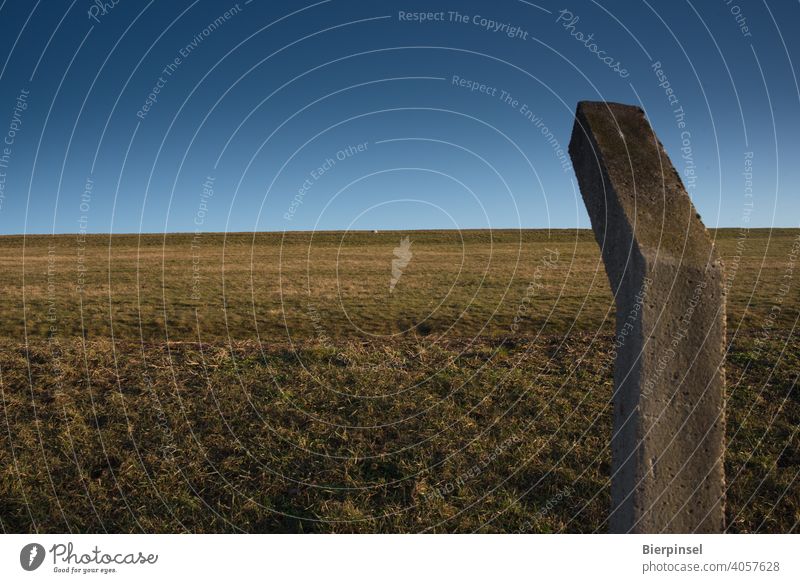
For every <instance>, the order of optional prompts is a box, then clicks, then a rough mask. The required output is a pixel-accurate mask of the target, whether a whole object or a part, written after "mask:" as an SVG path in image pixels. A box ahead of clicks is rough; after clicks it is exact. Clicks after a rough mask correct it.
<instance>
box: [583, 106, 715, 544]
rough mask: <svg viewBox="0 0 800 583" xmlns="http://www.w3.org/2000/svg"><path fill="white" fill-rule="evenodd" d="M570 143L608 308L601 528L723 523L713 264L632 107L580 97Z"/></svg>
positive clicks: (695, 218)
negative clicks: (609, 415)
mask: <svg viewBox="0 0 800 583" xmlns="http://www.w3.org/2000/svg"><path fill="white" fill-rule="evenodd" d="M569 152H570V156H571V157H572V161H573V165H574V167H575V172H576V174H577V177H578V183H579V185H580V189H581V194H582V196H583V200H584V202H585V204H586V208H587V210H588V211H589V217H590V219H591V222H592V228H593V230H594V233H595V236H596V238H597V242H598V243H599V244H600V248H601V252H602V256H603V262H604V263H605V267H606V273H607V274H608V279H609V281H610V283H611V289H612V291H613V292H614V296H615V300H616V308H617V339H616V346H617V356H616V362H615V368H614V385H615V386H614V397H613V405H614V435H613V436H612V440H611V456H612V478H611V501H612V509H611V516H610V519H609V526H610V529H611V532H615V533H624V532H635V533H658V532H668V533H676V532H677V533H683V532H706V533H708V532H722V531H723V530H724V496H725V477H724V473H723V454H724V451H725V445H724V437H725V423H724V392H725V375H724V369H723V358H724V350H725V296H724V292H723V278H722V265H721V262H720V260H719V258H718V257H717V255H716V252H715V250H714V247H713V244H712V243H711V239H710V238H709V236H708V233H707V232H706V229H705V227H704V226H703V223H702V222H701V221H700V217H699V215H698V214H697V212H696V211H695V208H694V206H693V205H692V202H691V200H690V199H689V195H688V194H687V193H686V190H685V189H684V186H683V183H682V182H681V180H680V177H679V175H678V173H677V172H676V171H675V168H674V167H673V166H672V164H671V162H670V160H669V158H668V157H667V155H666V153H665V152H664V148H663V146H662V145H661V143H660V142H659V141H658V138H656V135H655V133H654V132H653V130H652V128H651V127H650V124H649V123H648V122H647V119H646V118H645V116H644V112H643V111H642V110H641V109H640V108H638V107H633V106H629V105H621V104H617V103H605V102H581V103H579V104H578V108H577V112H576V115H575V126H574V128H573V131H572V139H571V141H570V145H569Z"/></svg>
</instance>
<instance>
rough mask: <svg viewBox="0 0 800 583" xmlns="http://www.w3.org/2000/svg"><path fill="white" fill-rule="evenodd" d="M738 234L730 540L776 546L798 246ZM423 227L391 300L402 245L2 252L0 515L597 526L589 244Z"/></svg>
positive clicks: (174, 243) (456, 526)
mask: <svg viewBox="0 0 800 583" xmlns="http://www.w3.org/2000/svg"><path fill="white" fill-rule="evenodd" d="M738 235H739V233H738V232H736V231H721V232H717V237H718V245H719V248H720V250H721V252H722V254H723V256H724V257H725V258H726V261H727V263H728V265H729V266H730V269H731V271H732V272H735V274H736V278H735V280H734V282H733V283H734V285H733V287H732V289H731V292H730V294H729V310H728V326H729V335H730V337H729V340H731V352H730V354H729V359H728V379H729V389H728V394H729V401H728V441H729V447H728V454H727V458H726V471H727V476H728V480H729V492H728V510H727V512H728V521H729V528H730V529H731V530H732V531H736V532H752V531H767V532H788V531H791V530H792V529H796V528H797V523H798V520H799V519H800V494H799V493H798V490H800V489H799V488H798V486H797V484H798V481H797V480H798V471H800V459H798V455H797V451H798V447H797V427H798V426H800V402H799V401H798V396H797V387H796V383H797V375H798V371H799V370H800V357H799V355H800V346H799V343H798V340H797V332H796V329H795V324H796V321H797V316H798V308H799V307H800V294H798V292H797V289H798V277H800V275H799V274H798V273H794V274H793V279H791V278H790V279H787V278H786V275H787V270H788V269H789V261H790V257H791V251H792V246H793V245H794V244H795V241H797V239H796V238H797V237H798V232H797V231H790V230H784V231H773V232H772V233H768V232H766V231H750V232H749V233H747V236H746V237H745V238H743V239H741V240H739V241H740V243H739V244H740V247H739V249H740V250H741V255H742V259H741V261H736V260H735V258H734V256H735V255H737V254H739V251H737V236H738ZM411 237H412V240H413V246H412V250H413V252H414V256H413V259H412V261H411V262H410V263H409V264H408V266H407V268H406V269H405V270H404V272H403V275H402V278H401V280H400V282H399V283H398V285H397V287H396V289H395V290H394V292H392V293H389V279H390V276H391V260H392V250H393V248H394V247H395V246H396V245H397V244H398V241H399V238H400V234H399V233H381V234H378V235H374V234H372V233H356V234H349V235H347V236H346V237H343V236H342V234H341V233H322V234H315V235H313V237H312V236H311V235H309V234H291V235H286V236H285V237H284V236H283V235H281V234H257V235H256V236H255V237H254V236H253V235H244V234H243V235H229V236H227V237H225V238H223V236H221V235H206V234H204V235H202V236H201V237H200V238H199V240H198V241H199V246H198V247H196V249H194V250H193V248H192V236H191V235H169V236H167V237H166V238H165V237H162V236H155V235H151V236H144V237H141V238H139V237H136V236H114V237H113V238H111V240H110V244H109V238H108V237H107V236H97V237H91V238H89V239H88V241H87V243H86V245H85V247H82V246H81V245H80V244H78V242H77V241H76V239H75V238H74V237H67V236H60V237H54V238H51V237H28V238H27V239H25V240H24V241H23V239H22V238H20V237H6V238H2V239H0V262H2V267H3V269H4V273H6V274H7V275H6V279H5V282H6V284H5V289H4V290H3V292H4V299H5V301H4V302H3V303H2V304H0V322H2V324H0V335H2V336H3V338H4V340H3V348H2V350H0V397H2V400H1V401H0V407H2V410H1V411H0V413H2V415H0V424H2V427H0V436H2V437H0V468H2V470H0V526H2V528H3V530H4V531H8V532H29V531H40V532H60V531H74V532H94V531H103V530H108V531H112V532H138V531H146V532H174V531H183V530H188V531H196V532H219V531H222V532H229V531H239V530H244V531H248V532H273V531H280V532H416V531H426V530H427V531H436V532H445V531H448V532H449V531H458V532H469V531H486V532H509V531H530V532H551V531H552V532H560V531H568V532H592V531H595V530H600V531H602V530H604V529H605V523H604V520H605V515H606V513H607V509H608V504H609V497H608V464H609V459H608V456H609V452H608V447H607V446H608V436H609V435H610V409H609V407H608V402H609V399H610V396H611V362H610V360H609V355H608V347H609V345H610V343H611V334H612V333H613V316H614V312H613V304H612V298H611V295H610V292H609V290H608V284H607V281H606V278H605V274H604V272H603V270H602V264H601V263H599V254H598V252H597V247H596V244H595V243H594V241H593V239H592V237H591V234H590V233H588V232H585V231H577V232H576V231H561V232H553V233H552V234H551V235H550V236H548V235H547V234H546V233H543V232H540V231H525V232H522V233H519V232H511V231H508V232H498V233H493V234H492V235H491V238H490V235H489V234H488V233H487V232H467V233H464V234H463V244H462V241H461V237H460V236H459V234H458V233H453V232H425V233H423V232H419V233H412V234H411ZM553 250H557V251H558V261H557V262H555V263H551V264H543V263H542V259H543V258H544V257H548V256H549V257H552V256H553V255H552V251H553ZM194 256H197V257H199V259H197V260H196V261H198V263H197V265H198V266H199V269H200V274H201V279H200V285H199V288H197V289H198V291H199V293H200V298H199V299H197V298H193V297H192V291H193V289H192V286H193V280H192V265H193V257H194ZM79 261H83V264H84V265H85V266H86V271H85V280H86V286H85V289H84V293H83V295H81V294H78V293H77V292H76V290H75V286H76V284H77V282H78V272H77V267H78V265H79ZM251 266H252V267H251ZM733 266H735V269H734V267H733ZM48 268H49V270H48ZM532 281H534V282H537V286H535V288H529V284H530V283H531V282H532ZM787 282H789V283H790V286H789V290H788V292H787V293H783V291H782V290H783V289H785V288H781V284H782V283H783V284H785V283H787ZM538 284H540V285H538ZM48 285H50V287H48ZM531 290H533V291H531ZM521 305H528V306H529V309H528V310H527V312H526V316H525V317H524V318H523V319H522V321H521V323H520V325H519V326H518V327H515V326H514V325H513V318H514V316H515V315H518V314H520V313H521V312H520V311H519V310H520V306H521ZM776 306H777V308H776ZM23 307H24V310H23ZM770 314H772V315H773V317H771V316H770Z"/></svg>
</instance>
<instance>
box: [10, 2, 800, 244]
mask: <svg viewBox="0 0 800 583" xmlns="http://www.w3.org/2000/svg"><path fill="white" fill-rule="evenodd" d="M420 12H421V13H425V16H424V17H423V16H416V13H420ZM456 13H457V14H456ZM798 22H800V6H799V5H798V4H797V3H790V2H779V3H771V4H770V5H768V4H767V3H763V2H755V1H745V0H740V1H738V2H727V1H726V0H720V1H719V2H702V3H701V2H680V1H679V2H654V1H649V2H642V3H634V2H592V1H587V2H583V1H577V0H576V1H574V2H569V3H566V4H565V3H550V2H537V3H531V2H526V1H522V0H497V1H492V2H465V1H458V2H457V1H449V2H431V1H426V2H413V1H403V2H395V1H391V2H357V1H337V0H331V1H327V2H316V3H315V2H267V1H266V0H252V1H250V2H249V3H248V2H246V1H245V0H242V1H241V2H239V3H238V4H237V3H235V2H224V1H217V2H211V1H207V0H197V1H171V2H149V3H148V2H133V1H127V0H119V1H118V3H117V4H116V5H113V2H106V5H105V7H102V8H101V7H100V5H99V4H96V3H95V2H93V1H89V0H75V1H74V2H73V1H63V2H62V1H48V2H33V1H22V0H5V1H3V2H2V4H0V45H2V50H0V63H2V69H0V74H1V76H0V133H2V134H3V136H2V137H3V142H4V143H3V145H2V146H3V148H5V149H2V150H0V233H51V232H56V233H72V232H76V231H78V230H79V229H85V230H87V231H88V232H94V233H103V232H109V231H111V232H117V233H119V232H165V231H170V232H172V231H190V232H191V231H195V230H203V231H253V230H274V231H281V230H284V229H285V230H307V229H326V230H327V229H348V228H349V229H373V228H378V229H421V228H509V227H510V228H516V227H526V228H528V227H530V228H543V227H551V228H574V227H588V226H589V222H588V217H587V215H586V213H585V210H584V208H583V204H582V201H581V198H580V195H579V193H578V191H577V185H576V181H575V177H574V174H573V172H572V169H571V166H570V165H569V163H568V160H566V161H565V158H564V156H563V155H560V153H559V150H563V151H564V152H565V151H566V148H567V145H568V142H569V136H570V132H571V128H572V123H573V115H574V109H575V105H576V103H577V102H578V101H579V100H584V99H589V100H599V99H603V100H611V101H620V102H625V103H635V104H639V105H641V106H642V107H643V108H644V109H645V110H646V112H647V114H648V116H649V117H650V120H651V123H652V124H653V126H654V127H655V130H656V132H657V134H658V136H659V137H660V139H661V140H662V142H663V143H664V145H665V147H666V148H667V151H668V153H669V154H670V156H671V158H672V160H673V163H674V164H675V166H676V168H677V169H678V171H679V172H681V173H682V174H684V182H687V184H689V182H690V184H689V186H690V188H689V190H690V194H691V196H692V198H693V200H694V202H695V205H696V206H697V208H698V210H699V211H700V213H701V215H702V217H703V220H704V221H705V223H706V224H707V225H708V226H712V227H713V226H739V225H744V224H746V225H747V226H751V227H755V226H791V227H796V226H798V222H799V219H800V197H798V189H797V184H798V180H800V169H798V166H800V165H798V163H797V160H800V148H798V139H797V132H798V128H800V124H799V123H798V122H800V92H798V84H797V78H796V73H795V71H794V69H793V66H794V64H800V55H798V42H800V41H798V40H797V35H796V34H794V32H795V31H794V28H793V27H794V26H795V25H796V24H797V23H798ZM589 35H591V37H590V36H589ZM667 83H669V89H670V91H671V93H668V92H667ZM153 98H155V99H153ZM680 108H682V109H680ZM676 110H677V113H676ZM9 142H10V143H9ZM682 149H683V150H682ZM745 171H747V172H749V173H750V174H748V175H746V174H745ZM687 172H691V173H693V175H694V178H692V179H691V181H689V180H688V178H689V175H688V174H686V173H687ZM749 189H752V190H749ZM745 221H746V222H745Z"/></svg>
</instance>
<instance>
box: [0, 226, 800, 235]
mask: <svg viewBox="0 0 800 583" xmlns="http://www.w3.org/2000/svg"><path fill="white" fill-rule="evenodd" d="M706 229H707V230H709V231H718V230H723V229H744V230H747V231H764V230H779V229H780V230H787V229H788V230H800V225H798V226H795V227H782V226H775V225H772V226H756V227H752V226H747V227H745V226H742V225H725V226H716V227H706ZM468 231H481V232H487V233H488V232H494V231H520V232H521V231H587V232H593V230H592V228H591V227H497V228H479V227H468V228H464V229H452V228H450V229H436V228H431V229H316V230H313V229H307V230H292V231H287V230H282V231H278V230H263V231H138V232H137V231H120V232H111V231H98V232H91V233H80V232H76V231H65V232H58V233H53V232H50V233H42V232H28V233H24V232H23V233H0V237H79V236H80V237H102V236H133V235H138V236H152V235H161V236H167V235H258V234H275V235H279V234H284V235H300V234H309V233H372V234H381V233H414V232H416V233H423V232H439V233H441V232H452V233H463V232H468Z"/></svg>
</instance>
